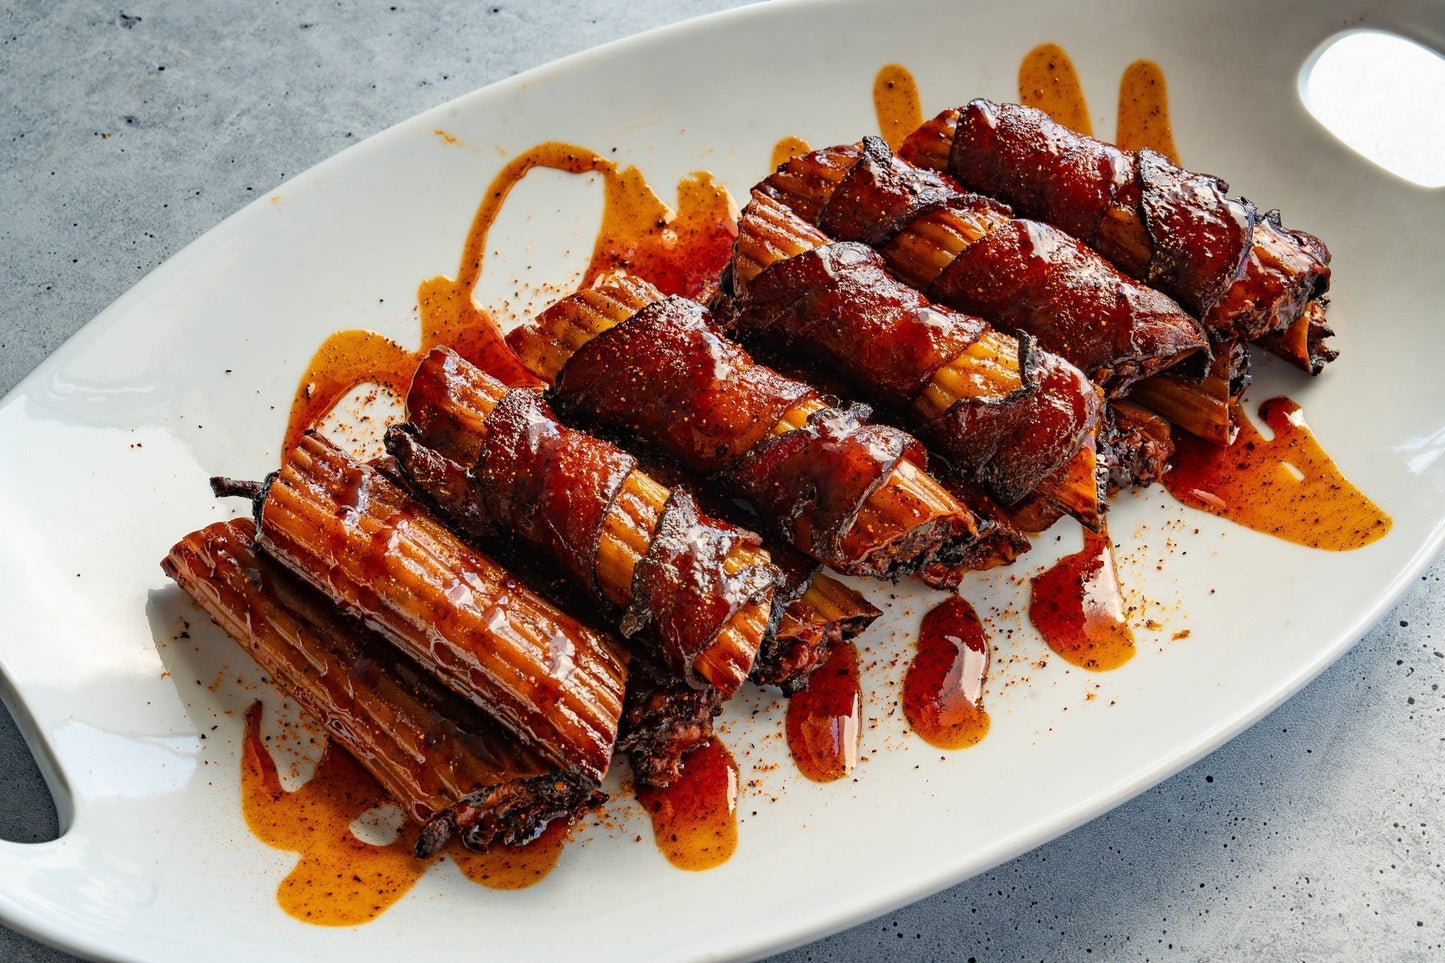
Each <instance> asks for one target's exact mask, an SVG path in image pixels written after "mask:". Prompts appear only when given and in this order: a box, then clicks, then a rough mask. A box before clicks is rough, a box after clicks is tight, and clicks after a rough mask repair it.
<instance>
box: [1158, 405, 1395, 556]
mask: <svg viewBox="0 0 1445 963" xmlns="http://www.w3.org/2000/svg"><path fill="white" fill-rule="evenodd" d="M1259 413H1260V417H1261V418H1263V419H1264V422H1265V424H1267V425H1269V428H1270V430H1271V431H1273V432H1274V438H1272V439H1269V440H1266V439H1265V437H1264V435H1263V434H1261V433H1260V431H1259V429H1258V428H1257V427H1256V426H1255V424H1254V423H1253V422H1252V421H1250V419H1249V416H1248V415H1246V414H1245V413H1244V409H1243V408H1242V407H1241V406H1240V405H1238V404H1235V405H1234V411H1233V417H1234V422H1235V424H1237V425H1238V426H1239V434H1238V435H1237V436H1236V437H1235V439H1234V442H1233V443H1232V444H1230V445H1228V446H1227V447H1225V446H1219V445H1211V444H1208V443H1207V442H1202V441H1199V440H1198V439H1196V438H1192V437H1190V436H1187V435H1184V436H1181V437H1180V438H1179V439H1178V443H1177V447H1176V450H1175V452H1174V460H1173V462H1172V463H1171V465H1170V468H1169V471H1168V472H1167V473H1166V474H1165V476H1164V486H1165V487H1166V488H1167V489H1168V490H1169V494H1171V495H1173V496H1174V497H1175V498H1177V499H1179V501H1181V502H1183V503H1184V504H1186V505H1189V506H1191V507H1193V508H1200V509H1203V510H1204V511H1206V512H1209V513H1210V514H1213V515H1218V516H1219V517H1221V518H1227V519H1229V520H1230V521H1232V522H1235V523H1237V524H1239V525H1243V526H1244V527H1246V528H1250V529H1253V530H1254V531H1257V532H1263V533H1265V534H1267V535H1273V536H1275V537H1277V538H1282V539H1284V540H1286V541H1289V542H1294V543H1295V544H1297V545H1307V546H1309V547H1310V548H1322V549H1328V550H1330V551H1335V552H1343V551H1349V550H1350V549H1356V548H1361V547H1363V546H1365V545H1368V544H1370V543H1371V542H1373V541H1376V540H1377V539H1381V538H1384V537H1385V535H1386V534H1387V533H1388V532H1389V531H1390V526H1391V520H1390V516H1389V515H1386V514H1385V513H1384V512H1383V511H1381V510H1380V506H1378V505H1376V504H1375V503H1374V502H1373V501H1371V500H1370V499H1369V498H1368V497H1367V496H1366V495H1365V494H1364V493H1363V492H1361V491H1360V490H1359V489H1358V488H1356V487H1355V486H1354V485H1352V484H1351V483H1350V482H1349V480H1347V479H1346V478H1345V477H1344V476H1343V475H1342V474H1340V470H1339V468H1338V467H1337V466H1336V465H1335V463H1334V461H1333V460H1332V459H1331V458H1330V456H1329V455H1328V454H1327V453H1326V452H1325V450H1324V449H1323V448H1322V447H1320V443H1319V442H1318V441H1317V440H1316V439H1315V436H1314V434H1313V433H1312V432H1311V431H1310V429H1309V426H1308V425H1306V424H1305V420H1304V412H1303V410H1301V408H1300V406H1299V405H1297V404H1295V403H1294V402H1293V401H1290V400H1289V399H1288V398H1271V399H1269V400H1268V401H1266V402H1264V403H1263V404H1262V405H1260V406H1259Z"/></svg>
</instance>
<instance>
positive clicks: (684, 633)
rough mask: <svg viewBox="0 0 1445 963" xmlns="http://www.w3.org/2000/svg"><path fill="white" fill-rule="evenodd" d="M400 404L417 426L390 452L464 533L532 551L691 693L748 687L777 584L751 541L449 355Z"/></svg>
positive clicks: (423, 368)
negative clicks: (653, 650)
mask: <svg viewBox="0 0 1445 963" xmlns="http://www.w3.org/2000/svg"><path fill="white" fill-rule="evenodd" d="M406 404H407V416H408V417H409V418H411V419H412V423H413V427H407V426H397V427H393V428H391V429H390V430H388V431H387V434H386V445H387V450H388V451H389V452H390V453H391V454H392V455H393V456H394V457H395V458H396V459H397V462H398V465H399V467H400V468H401V470H402V472H403V474H404V475H405V476H406V477H407V478H408V480H409V482H410V483H411V484H412V485H413V486H414V487H416V488H417V489H419V490H420V491H422V492H424V493H425V494H426V495H427V496H428V497H429V498H430V499H431V500H432V501H434V502H435V503H436V504H437V505H438V506H439V507H441V508H442V510H443V511H444V512H445V513H446V514H447V515H448V516H452V517H454V519H455V521H456V523H457V524H458V525H459V526H460V527H462V528H463V529H464V530H466V531H468V532H469V533H472V534H477V535H481V536H484V537H486V536H491V537H494V538H499V539H501V540H503V541H508V542H517V541H520V542H522V543H524V544H526V545H527V546H529V547H530V548H536V549H541V551H542V553H543V555H544V556H545V558H546V559H548V560H549V561H550V562H551V563H553V564H554V565H555V566H557V567H560V568H561V569H562V570H563V571H565V572H566V573H567V574H568V575H569V576H570V577H571V579H572V581H573V582H574V583H575V584H577V585H579V586H581V587H583V588H585V589H586V590H587V591H588V592H590V593H591V594H592V596H593V597H594V598H596V599H598V600H599V601H602V602H604V603H607V604H609V605H611V606H613V607H614V608H616V609H619V610H623V615H622V619H621V628H622V631H623V634H624V635H626V636H627V637H629V638H632V637H635V636H636V637H638V638H639V641H642V640H643V639H646V640H648V641H650V642H651V643H653V644H655V645H656V647H657V649H658V655H660V656H661V657H662V659H663V661H664V662H665V663H666V664H667V665H669V666H670V667H671V668H672V669H673V671H674V673H675V674H677V675H678V676H680V677H681V678H682V679H684V680H685V681H686V682H687V683H688V684H689V685H692V686H694V687H697V688H702V687H704V686H715V687H716V688H718V689H719V690H720V691H721V692H722V694H723V695H724V696H730V695H732V693H733V692H734V691H735V690H736V689H737V687H738V686H739V685H741V684H742V681H743V680H744V679H746V678H747V676H748V672H749V671H750V670H751V668H752V664H753V661H754V659H755V658H756V656H757V651H758V646H759V645H760V644H761V643H762V641H763V639H764V637H765V636H766V635H767V634H768V629H769V623H770V621H771V620H772V614H773V613H772V610H773V594H774V591H775V589H776V588H777V586H778V585H779V584H780V582H781V580H782V574H781V572H779V571H778V569H777V567H776V566H774V565H773V564H772V563H771V561H770V559H769V556H768V553H767V552H766V551H764V550H763V549H762V548H761V539H760V538H759V537H758V536H757V535H755V534H753V533H752V532H749V531H747V530H745V529H740V528H737V527H735V526H732V525H729V524H727V523H726V522H722V521H719V520H717V519H715V518H712V517H711V516H709V515H706V514H704V513H703V512H701V511H700V510H699V509H698V507H697V505H696V503H695V502H694V501H693V500H692V498H691V496H689V495H688V494H687V493H686V492H684V491H681V490H675V491H669V490H668V489H667V488H665V487H664V486H662V485H659V484H658V483H656V482H655V481H653V480H651V479H650V478H649V477H648V476H647V475H646V474H645V473H644V472H642V471H641V470H640V469H639V468H638V467H637V459H635V458H634V457H633V456H631V455H629V454H628V453H627V452H625V451H623V450H622V449H620V448H618V447H617V446H616V445H613V444H612V443H611V442H607V441H604V440H602V439H600V438H596V437H593V436H591V435H588V434H587V433H585V432H582V431H578V430H576V429H573V428H570V427H568V426H566V425H563V424H561V423H560V422H558V421H557V419H556V418H555V417H554V416H553V415H552V412H551V410H550V409H549V408H548V407H547V405H546V403H545V402H544V401H543V400H542V398H541V396H540V395H539V394H538V393H537V392H535V391H532V390H530V389H525V388H512V389H509V388H507V387H506V386H505V385H503V384H502V383H501V382H499V381H497V380H496V379H494V378H492V377H491V376H490V375H488V374H487V373H486V372H484V371H482V370H480V369H479V368H477V367H475V366H473V365H471V364H469V363H468V362H467V361H466V360H465V359H463V358H462V357H461V356H460V355H458V354H456V353H455V352H453V351H451V350H450V349H447V348H434V349H433V350H432V351H431V352H429V353H428V354H427V356H426V357H425V358H423V359H422V362H421V365H420V366H419V367H418V368H417V372H416V375H415V376H414V377H413V379H412V384H411V388H410V390H409V391H408V393H407V399H406ZM431 445H434V446H435V447H430V446H431ZM452 456H458V457H461V458H466V459H469V462H468V463H469V465H470V468H469V469H468V468H463V467H462V465H461V464H460V463H459V462H456V461H453V460H452ZM644 631H645V635H642V636H639V633H643V632H644Z"/></svg>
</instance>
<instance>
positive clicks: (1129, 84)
mask: <svg viewBox="0 0 1445 963" xmlns="http://www.w3.org/2000/svg"><path fill="white" fill-rule="evenodd" d="M1114 143H1115V144H1117V145H1118V146H1119V147H1120V148H1122V149H1124V150H1139V149H1140V148H1142V147H1147V148H1149V149H1150V150H1152V151H1156V152H1158V153H1160V154H1163V155H1164V156H1165V157H1167V158H1169V159H1170V160H1172V161H1173V162H1174V163H1176V164H1178V163H1179V151H1178V149H1177V148H1175V146H1174V128H1173V126H1172V125H1171V124H1170V123H1169V89H1168V86H1167V85H1166V84H1165V83H1164V71H1163V70H1161V69H1160V67H1159V65H1158V64H1156V63H1155V62H1154V61H1152V60H1136V61H1134V62H1133V63H1132V64H1130V65H1129V66H1128V68H1126V69H1125V71H1124V76H1123V77H1122V78H1121V79H1120V80H1119V126H1118V128H1117V130H1116V131H1115V133H1114Z"/></svg>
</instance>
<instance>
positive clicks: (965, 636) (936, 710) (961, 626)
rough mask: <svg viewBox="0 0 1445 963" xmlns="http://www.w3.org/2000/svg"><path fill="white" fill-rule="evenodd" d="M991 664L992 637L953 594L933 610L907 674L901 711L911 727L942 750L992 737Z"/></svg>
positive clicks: (924, 626)
mask: <svg viewBox="0 0 1445 963" xmlns="http://www.w3.org/2000/svg"><path fill="white" fill-rule="evenodd" d="M988 666H989V647H988V640H987V638H985V636H984V631H983V623H982V622H980V621H979V618H978V614H977V613H975V612H974V610H973V606H972V605H969V604H968V602H966V601H965V600H964V599H962V598H960V597H959V596H957V595H953V596H950V597H949V598H947V599H945V600H944V601H943V602H941V603H939V604H938V605H936V606H934V607H933V608H932V609H930V610H929V612H928V614H927V615H925V616H924V617H923V626H922V628H921V629H920V630H919V633H918V652H917V654H916V655H914V657H913V661H912V662H911V663H909V665H908V671H907V673H906V674H905V675H904V676H903V715H904V717H905V718H907V719H908V724H909V725H910V726H912V727H913V731H914V732H916V733H918V735H919V736H920V737H922V738H923V740H924V741H925V742H927V743H928V744H929V745H932V746H937V747H938V748H940V749H966V748H968V747H969V746H972V745H974V744H975V743H977V742H978V741H979V740H980V739H982V738H983V737H984V736H986V735H988V727H989V718H988V710H986V709H984V707H983V687H984V683H985V682H986V681H987V680H988Z"/></svg>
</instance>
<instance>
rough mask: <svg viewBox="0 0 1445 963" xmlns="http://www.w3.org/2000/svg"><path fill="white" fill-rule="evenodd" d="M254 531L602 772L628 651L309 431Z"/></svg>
mask: <svg viewBox="0 0 1445 963" xmlns="http://www.w3.org/2000/svg"><path fill="white" fill-rule="evenodd" d="M259 519H260V524H259V527H258V535H257V544H258V545H260V547H261V548H263V549H264V550H265V551H266V552H267V553H269V554H270V555H271V556H273V557H274V558H276V559H278V560H280V561H281V562H282V563H283V564H284V565H286V567H287V568H289V569H291V570H292V571H293V572H295V573H296V574H298V575H300V576H301V577H302V578H303V579H305V580H306V581H308V582H310V583H311V584H312V585H314V586H316V587H317V588H318V589H320V590H321V591H322V592H324V593H325V594H326V595H327V596H328V597H329V598H331V599H332V600H333V601H335V602H336V603H337V604H338V605H339V606H340V607H341V608H342V609H343V610H344V611H346V612H348V613H349V614H351V615H353V616H355V617H357V618H359V619H361V620H363V621H365V622H366V623H367V624H368V625H370V626H372V627H373V628H375V629H376V630H377V631H379V632H380V633H381V634H382V635H384V636H386V638H387V639H389V640H390V641H391V642H392V643H393V644H394V645H396V646H398V647H399V648H401V649H402V651H404V652H406V653H407V654H408V655H410V656H411V657H412V658H414V659H416V660H417V661H418V662H420V663H421V664H422V665H424V666H425V667H426V668H427V670H428V671H430V672H432V673H433V674H434V675H435V676H436V677H437V678H439V679H440V680H441V681H442V682H444V683H445V684H446V685H447V686H448V687H449V688H451V689H452V690H453V691H455V692H457V693H459V694H461V695H462V696H464V697H466V698H468V699H470V700H471V701H472V702H473V703H474V704H476V705H477V706H478V707H479V708H480V709H482V710H483V711H485V712H487V713H488V714H490V715H492V716H493V717H494V718H496V719H497V720H498V721H499V722H501V723H502V724H503V725H504V726H506V727H507V728H508V729H510V730H511V731H512V732H513V733H514V734H515V735H517V737H518V738H520V739H521V740H522V741H524V742H525V743H527V744H528V745H529V746H531V747H532V748H534V749H536V750H537V751H538V752H540V753H541V754H543V755H544V756H546V757H547V758H548V759H551V760H552V761H553V762H555V763H557V764H558V765H560V766H562V767H563V768H564V769H567V770H569V771H574V772H576V773H578V774H579V775H581V776H582V777H584V778H587V779H591V780H593V781H594V782H600V781H601V780H602V777H603V776H604V775H605V774H606V772H607V766H608V763H609V761H610V760H611V758H612V747H613V744H614V743H615V742H616V739H617V724H618V718H619V716H620V715H621V712H622V692H623V685H624V682H625V681H626V678H627V653H626V652H625V651H624V650H623V649H622V648H621V647H620V646H619V645H618V644H617V643H616V642H615V641H614V640H612V639H611V638H609V637H607V636H605V635H603V634H601V633H600V632H597V631H595V630H593V629H590V628H588V627H587V626H585V625H583V624H582V623H580V622H578V621H577V620H576V619H574V618H572V617H571V616H569V615H567V614H565V613H563V612H561V611H560V610H558V609H557V608H555V607H554V606H552V605H551V604H549V603H548V602H547V601H546V600H544V599H543V598H541V597H540V596H538V595H537V594H536V593H535V592H533V591H532V590H531V589H529V588H528V587H527V586H526V585H524V584H523V583H522V582H521V581H520V580H518V579H517V578H516V577H514V576H513V575H511V574H510V573H509V572H507V571H506V570H505V569H503V568H502V567H501V566H499V565H498V564H497V563H496V562H494V561H493V560H492V559H491V558H489V557H488V556H486V555H483V554H482V553H481V552H479V551H477V550H475V549H473V548H471V547H470V546H468V545H467V544H465V543H463V542H462V541H460V540H459V539H458V538H457V536H456V535H454V534H452V532H451V531H450V530H448V529H447V528H446V527H444V526H443V525H442V523H441V522H439V521H437V520H436V519H435V518H433V517H432V516H431V515H430V514H428V513H427V512H426V510H425V509H424V508H423V507H422V506H421V505H420V504H419V503H417V502H416V501H415V500H413V499H412V498H410V497H409V496H407V495H406V493H404V492H403V491H402V490H401V489H400V488H398V487H397V486H396V485H395V484H393V483H392V482H390V481H388V480H387V479H386V478H384V477H383V476H382V475H381V474H380V473H379V472H378V471H376V470H375V469H374V468H372V467H370V466H367V465H363V464H361V463H359V462H357V461H355V460H354V459H352V458H351V457H349V456H348V455H346V454H345V453H344V452H342V451H341V450H340V449H338V448H336V447H335V446H334V445H332V444H331V443H330V442H328V441H326V440H325V439H324V438H322V437H321V436H320V435H318V434H316V433H315V432H308V433H307V434H306V435H304V436H303V437H302V439H301V441H300V442H299V443H298V444H297V445H296V446H295V447H294V448H293V449H292V450H291V452H290V453H289V454H288V455H287V457H286V460H285V462H284V463H283V464H282V466H281V470H280V471H279V472H278V473H277V474H276V475H275V476H273V479H272V480H271V482H270V484H269V486H268V488H267V490H266V492H265V494H264V496H263V497H262V499H261V501H260V509H259Z"/></svg>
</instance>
